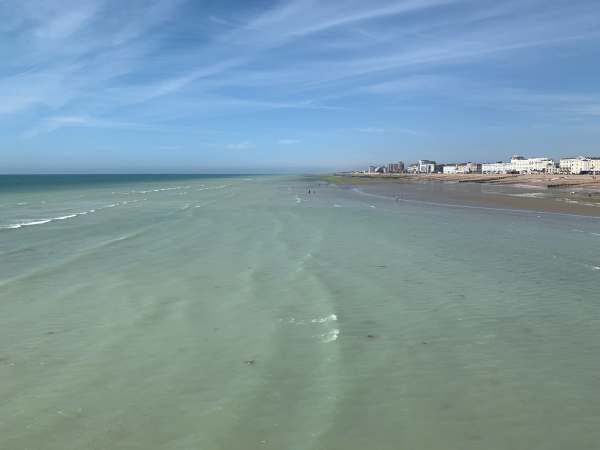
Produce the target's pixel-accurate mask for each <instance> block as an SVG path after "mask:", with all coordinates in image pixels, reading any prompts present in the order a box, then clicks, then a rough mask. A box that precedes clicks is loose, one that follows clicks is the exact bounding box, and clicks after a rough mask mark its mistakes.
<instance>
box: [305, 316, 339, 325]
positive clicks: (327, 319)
mask: <svg viewBox="0 0 600 450" xmlns="http://www.w3.org/2000/svg"><path fill="white" fill-rule="evenodd" d="M337 319H338V318H337V316H336V315H335V314H329V315H328V316H324V317H319V318H317V319H313V320H311V322H312V323H327V322H336V321H337Z"/></svg>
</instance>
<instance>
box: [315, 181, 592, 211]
mask: <svg viewBox="0 0 600 450" xmlns="http://www.w3.org/2000/svg"><path fill="white" fill-rule="evenodd" d="M574 177H576V178H579V180H577V179H575V180H574V179H573V178H574ZM320 180H321V181H325V182H327V183H329V184H332V185H337V186H340V187H342V188H344V187H345V188H356V187H357V186H360V187H361V189H362V190H364V192H366V193H373V194H377V195H383V196H386V197H389V198H396V199H399V200H409V201H421V202H431V203H437V204H440V205H448V206H452V205H454V206H478V207H486V208H493V209H497V210H522V211H530V212H544V213H557V214H570V215H578V216H588V217H600V179H597V180H594V179H592V176H585V175H583V176H574V175H571V176H569V175H560V176H559V175H508V176H498V175H491V176H489V175H484V176H482V175H481V174H469V175H442V174H440V175H439V176H438V175H437V174H434V175H404V176H393V177H390V176H368V175H367V176H363V177H359V176H351V175H348V174H345V175H341V174H335V175H328V176H322V177H320Z"/></svg>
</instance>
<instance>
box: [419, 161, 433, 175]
mask: <svg viewBox="0 0 600 450" xmlns="http://www.w3.org/2000/svg"><path fill="white" fill-rule="evenodd" d="M418 166H419V173H434V172H435V161H430V160H428V159H420V160H419V162H418Z"/></svg>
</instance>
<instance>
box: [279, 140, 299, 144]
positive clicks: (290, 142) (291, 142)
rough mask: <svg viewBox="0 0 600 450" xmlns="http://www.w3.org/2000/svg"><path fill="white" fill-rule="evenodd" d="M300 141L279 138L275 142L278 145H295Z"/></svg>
mask: <svg viewBox="0 0 600 450" xmlns="http://www.w3.org/2000/svg"><path fill="white" fill-rule="evenodd" d="M300 142H302V141H301V140H300V139H279V140H278V141H277V143H278V144H279V145H296V144H299V143H300Z"/></svg>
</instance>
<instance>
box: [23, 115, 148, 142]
mask: <svg viewBox="0 0 600 450" xmlns="http://www.w3.org/2000/svg"><path fill="white" fill-rule="evenodd" d="M65 127H85V128H121V129H132V128H137V129H140V128H145V127H144V126H142V125H140V124H134V123H129V122H120V121H113V120H106V119H98V118H94V117H89V116H54V117H48V118H46V119H44V120H43V121H41V122H40V123H39V124H37V125H36V126H34V127H32V128H30V129H28V130H26V131H25V133H24V134H23V136H24V137H27V138H32V137H34V136H37V135H39V134H42V133H50V132H52V131H55V130H58V129H60V128H65Z"/></svg>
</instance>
